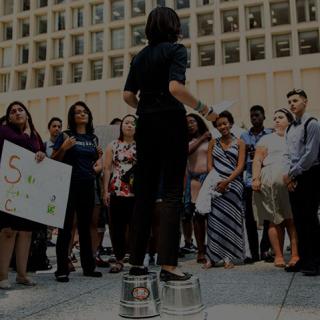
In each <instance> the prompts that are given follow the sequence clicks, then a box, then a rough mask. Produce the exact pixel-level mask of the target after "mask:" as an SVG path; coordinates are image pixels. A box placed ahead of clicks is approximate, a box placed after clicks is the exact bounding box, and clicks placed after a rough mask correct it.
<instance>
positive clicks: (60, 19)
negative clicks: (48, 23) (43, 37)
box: [54, 11, 66, 31]
mask: <svg viewBox="0 0 320 320" xmlns="http://www.w3.org/2000/svg"><path fill="white" fill-rule="evenodd" d="M65 28H66V24H65V12H64V11H59V12H56V13H55V27H54V30H55V31H59V30H64V29H65Z"/></svg>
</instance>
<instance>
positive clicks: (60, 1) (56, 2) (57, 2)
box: [54, 0, 66, 4]
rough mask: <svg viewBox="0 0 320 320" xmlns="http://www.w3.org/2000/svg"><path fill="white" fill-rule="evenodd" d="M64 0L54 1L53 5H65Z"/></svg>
mask: <svg viewBox="0 0 320 320" xmlns="http://www.w3.org/2000/svg"><path fill="white" fill-rule="evenodd" d="M65 2H66V1H65V0H54V4H59V3H65Z"/></svg>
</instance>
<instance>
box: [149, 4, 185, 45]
mask: <svg viewBox="0 0 320 320" xmlns="http://www.w3.org/2000/svg"><path fill="white" fill-rule="evenodd" d="M180 33H181V24H180V19H179V17H178V15H177V13H176V12H175V11H174V10H173V9H171V8H168V7H157V8H155V9H153V10H152V11H151V12H150V13H149V16H148V20H147V24H146V28H145V34H146V36H147V39H148V41H149V44H150V45H154V44H157V43H160V42H177V40H178V38H179V36H180Z"/></svg>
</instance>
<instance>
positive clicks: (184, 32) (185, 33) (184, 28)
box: [180, 18, 190, 39]
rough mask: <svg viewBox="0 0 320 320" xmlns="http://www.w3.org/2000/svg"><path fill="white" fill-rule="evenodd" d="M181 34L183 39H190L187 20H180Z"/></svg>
mask: <svg viewBox="0 0 320 320" xmlns="http://www.w3.org/2000/svg"><path fill="white" fill-rule="evenodd" d="M180 23H181V34H182V37H183V39H188V38H190V25H189V18H181V19H180Z"/></svg>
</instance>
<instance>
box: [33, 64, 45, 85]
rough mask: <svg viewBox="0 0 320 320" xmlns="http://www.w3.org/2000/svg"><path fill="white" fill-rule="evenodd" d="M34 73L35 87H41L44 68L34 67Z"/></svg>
mask: <svg viewBox="0 0 320 320" xmlns="http://www.w3.org/2000/svg"><path fill="white" fill-rule="evenodd" d="M35 75H36V77H35V78H36V79H35V80H36V84H35V87H36V88H42V87H43V85H44V75H45V71H44V68H41V69H36V70H35Z"/></svg>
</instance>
